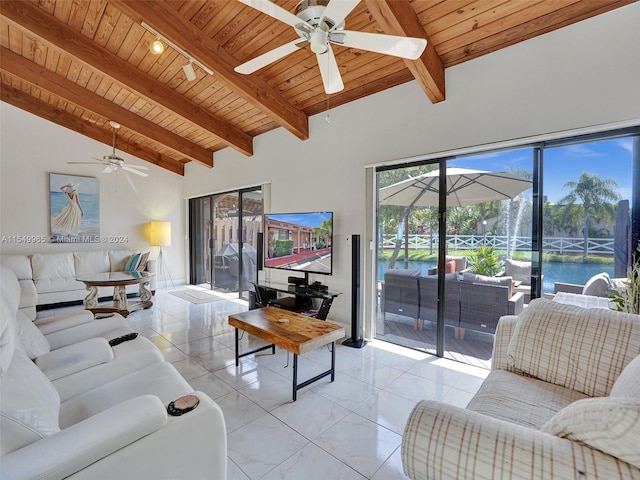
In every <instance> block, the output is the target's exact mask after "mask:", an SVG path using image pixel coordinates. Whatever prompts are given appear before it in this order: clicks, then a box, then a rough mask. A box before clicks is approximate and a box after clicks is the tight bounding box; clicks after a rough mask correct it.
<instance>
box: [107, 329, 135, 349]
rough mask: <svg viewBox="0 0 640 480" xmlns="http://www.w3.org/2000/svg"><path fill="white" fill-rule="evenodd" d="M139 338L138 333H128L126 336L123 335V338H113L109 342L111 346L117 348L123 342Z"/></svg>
mask: <svg viewBox="0 0 640 480" xmlns="http://www.w3.org/2000/svg"><path fill="white" fill-rule="evenodd" d="M137 336H138V333H137V332H131V333H127V334H126V335H122V336H121V337H116V338H112V339H111V340H109V345H111V346H112V347H115V346H116V345H120V344H121V343H122V342H126V341H127V340H133V339H134V338H136V337H137Z"/></svg>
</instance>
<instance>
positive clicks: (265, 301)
mask: <svg viewBox="0 0 640 480" xmlns="http://www.w3.org/2000/svg"><path fill="white" fill-rule="evenodd" d="M253 285H254V287H255V290H256V292H257V293H258V297H259V298H260V301H259V302H257V303H256V307H266V306H267V305H272V306H274V307H279V308H283V309H285V310H290V311H293V312H297V313H303V314H306V315H309V316H312V317H316V318H317V319H319V320H326V319H327V315H328V314H329V309H330V308H331V304H332V303H333V299H334V298H336V297H337V296H338V295H340V294H341V293H342V292H331V291H329V290H328V289H327V287H325V286H324V285H320V284H313V283H312V284H311V285H307V284H288V283H282V282H272V281H267V280H264V281H260V282H256V283H254V284H253ZM283 293H284V294H286V295H285V296H282V295H279V294H283ZM314 298H318V299H321V300H322V303H321V304H320V308H319V309H318V310H314V309H313V299H314Z"/></svg>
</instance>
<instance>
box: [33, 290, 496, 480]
mask: <svg viewBox="0 0 640 480" xmlns="http://www.w3.org/2000/svg"><path fill="white" fill-rule="evenodd" d="M79 308H82V307H81V306H76V307H65V308H62V309H52V310H45V311H42V312H39V314H38V315H39V316H40V317H42V316H49V315H54V314H57V313H62V312H63V311H67V310H69V309H79ZM246 309H247V302H245V301H242V300H239V299H237V298H235V294H234V295H230V296H229V298H228V299H225V300H220V301H216V302H212V303H206V304H192V303H190V302H188V301H186V300H182V299H180V298H178V297H176V296H173V295H169V294H168V293H167V292H165V291H159V292H156V296H155V297H154V306H153V307H152V308H150V309H148V310H142V311H137V312H133V313H132V314H131V315H129V317H128V320H129V323H130V324H131V326H132V327H133V328H134V329H135V330H136V331H138V332H139V333H140V335H143V336H145V337H147V338H149V339H150V340H151V341H152V342H154V343H155V345H157V346H158V347H159V348H160V349H161V351H162V352H163V354H164V356H165V359H166V360H167V361H168V362H171V363H172V364H173V365H174V366H175V367H176V369H178V371H179V372H180V373H181V374H182V375H183V376H184V377H185V378H186V379H187V380H188V381H189V383H190V384H191V385H192V386H193V388H194V389H196V390H200V391H203V392H205V393H207V394H208V395H209V396H210V397H211V398H213V399H214V400H215V401H216V402H217V403H218V404H219V405H220V407H221V408H222V410H223V412H224V416H225V421H226V426H227V439H228V480H247V479H251V480H257V479H262V480H283V479H301V478H304V479H305V480H314V479H327V478H331V479H335V480H362V479H372V480H395V479H404V478H406V477H405V476H404V475H403V472H402V461H401V456H400V444H401V439H402V432H403V429H404V425H405V422H406V419H407V417H408V415H409V413H410V411H411V409H412V408H413V406H414V405H415V404H416V402H418V401H419V400H421V399H435V400H440V401H443V402H447V403H450V404H453V405H458V406H461V407H464V406H465V405H466V404H467V402H468V401H469V400H470V399H471V397H472V396H473V395H474V393H475V392H476V391H477V389H478V388H479V386H480V384H481V383H482V381H483V379H484V378H485V377H486V376H487V375H488V373H489V371H488V370H486V369H483V368H478V367H475V366H470V365H465V364H463V363H459V362H454V361H452V360H447V359H440V358H437V357H434V356H430V355H428V354H425V353H422V352H418V351H415V350H410V349H406V348H403V347H399V346H396V345H393V344H389V343H386V342H382V341H378V340H374V341H372V342H370V343H368V344H367V345H366V347H364V348H362V349H353V348H349V347H345V346H343V345H341V344H339V345H338V346H337V350H336V370H337V373H336V379H335V381H334V382H330V380H329V378H328V377H326V378H324V379H322V380H320V381H318V382H316V383H313V384H311V385H309V386H308V387H306V388H304V389H302V390H300V391H299V392H298V400H297V401H296V402H293V401H292V399H291V376H292V364H293V357H292V355H289V356H287V352H286V351H284V350H281V349H276V354H275V355H272V354H271V353H270V351H265V352H260V353H258V354H256V355H252V356H248V357H244V358H243V359H242V360H241V364H240V366H239V367H238V368H236V367H235V360H234V330H233V328H230V327H229V326H228V324H227V317H228V315H230V314H232V313H236V312H240V311H245V310H246ZM260 344H261V341H260V340H258V339H256V338H255V337H250V336H249V335H247V334H245V335H244V337H243V338H242V347H241V348H254V347H255V346H258V345H260ZM330 355H331V354H330V351H329V350H328V348H327V347H323V348H320V349H317V350H315V351H313V352H310V353H308V354H305V355H303V356H301V357H300V358H299V363H298V365H299V376H298V378H299V381H303V380H306V379H307V378H311V377H313V376H315V375H316V374H318V373H320V372H322V371H324V370H326V369H327V368H328V366H329V365H330V361H331V357H330Z"/></svg>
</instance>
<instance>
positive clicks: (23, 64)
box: [0, 46, 213, 168]
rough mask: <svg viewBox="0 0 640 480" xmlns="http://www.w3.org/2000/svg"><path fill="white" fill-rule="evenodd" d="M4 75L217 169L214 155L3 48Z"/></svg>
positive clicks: (0, 53) (0, 65)
mask: <svg viewBox="0 0 640 480" xmlns="http://www.w3.org/2000/svg"><path fill="white" fill-rule="evenodd" d="M0 71H3V72H6V73H8V74H10V75H13V76H15V77H17V78H20V79H22V80H24V81H25V82H28V83H30V84H32V85H35V86H37V87H39V88H42V89H43V90H46V91H47V92H49V93H52V94H54V95H57V96H59V97H61V98H63V99H64V100H66V101H68V102H71V103H73V104H75V105H78V106H79V107H80V108H83V109H85V110H87V111H89V112H92V113H95V114H96V115H98V116H101V117H104V118H106V119H109V120H115V121H117V122H118V123H120V124H122V125H123V126H125V127H126V128H127V129H129V130H133V131H135V132H137V133H138V134H140V135H142V136H144V137H146V138H148V139H150V140H153V141H154V142H158V143H160V144H161V145H164V146H165V147H167V148H170V149H171V150H173V151H174V152H176V153H178V154H179V155H183V156H185V157H187V158H189V159H191V160H195V161H197V162H199V163H201V164H202V165H205V166H207V167H209V168H211V167H213V152H212V151H210V150H207V149H205V148H202V147H201V146H199V145H196V144H195V143H192V142H190V141H188V140H185V139H184V138H182V137H181V136H179V135H176V134H175V133H173V132H171V131H169V130H166V129H164V128H161V127H159V126H158V125H156V124H155V123H153V122H150V121H149V120H146V119H144V118H142V117H141V116H139V115H136V114H135V113H132V112H131V111H129V110H127V109H126V108H122V107H120V106H118V105H116V104H115V103H113V102H110V101H109V100H106V99H105V98H103V97H101V96H100V95H96V94H95V93H92V92H90V91H89V90H87V89H85V88H82V87H81V86H79V85H78V84H76V83H74V82H72V81H70V80H67V79H66V78H64V77H61V76H60V75H57V74H56V73H54V72H52V71H51V70H48V69H46V68H45V67H43V66H41V65H38V64H37V63H34V62H31V61H29V60H27V59H26V58H24V57H22V56H20V55H18V54H16V53H13V52H12V51H11V50H9V49H7V48H5V47H2V46H0Z"/></svg>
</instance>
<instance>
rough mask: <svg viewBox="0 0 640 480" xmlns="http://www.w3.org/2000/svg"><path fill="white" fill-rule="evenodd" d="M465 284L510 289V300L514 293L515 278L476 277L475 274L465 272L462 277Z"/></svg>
mask: <svg viewBox="0 0 640 480" xmlns="http://www.w3.org/2000/svg"><path fill="white" fill-rule="evenodd" d="M462 281H463V282H469V283H482V284H484V285H496V286H499V287H508V288H509V298H511V295H512V293H513V278H511V277H487V276H485V275H476V274H475V273H469V272H465V273H464V274H463V275H462Z"/></svg>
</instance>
